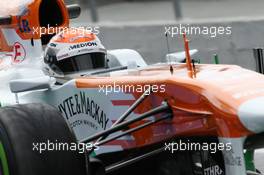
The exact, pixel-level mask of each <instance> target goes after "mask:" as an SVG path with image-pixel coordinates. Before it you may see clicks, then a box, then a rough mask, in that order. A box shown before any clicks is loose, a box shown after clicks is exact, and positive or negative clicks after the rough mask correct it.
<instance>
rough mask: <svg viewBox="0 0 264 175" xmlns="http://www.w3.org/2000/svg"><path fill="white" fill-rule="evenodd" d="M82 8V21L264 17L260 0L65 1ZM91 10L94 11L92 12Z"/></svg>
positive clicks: (263, 5)
mask: <svg viewBox="0 0 264 175" xmlns="http://www.w3.org/2000/svg"><path fill="white" fill-rule="evenodd" d="M66 2H67V3H79V4H81V5H82V7H83V8H84V11H83V14H82V17H81V18H80V21H81V22H92V21H93V16H96V17H94V19H96V20H94V21H100V22H132V21H146V22H147V21H157V20H162V21H170V20H176V19H181V18H185V19H186V18H187V19H213V18H223V17H225V18H230V17H244V16H247V17H255V16H263V13H264V12H263V7H264V1H263V0H67V1H66ZM92 9H94V11H96V12H95V13H96V14H93V13H91V11H92Z"/></svg>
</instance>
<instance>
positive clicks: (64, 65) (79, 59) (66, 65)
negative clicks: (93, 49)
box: [55, 53, 106, 74]
mask: <svg viewBox="0 0 264 175" xmlns="http://www.w3.org/2000/svg"><path fill="white" fill-rule="evenodd" d="M55 65H56V67H58V68H59V69H60V71H61V72H63V73H64V74H69V73H76V72H80V71H87V70H92V69H98V68H105V66H106V59H105V54H104V53H89V54H84V55H78V56H74V57H70V58H66V59H64V60H61V61H56V63H55Z"/></svg>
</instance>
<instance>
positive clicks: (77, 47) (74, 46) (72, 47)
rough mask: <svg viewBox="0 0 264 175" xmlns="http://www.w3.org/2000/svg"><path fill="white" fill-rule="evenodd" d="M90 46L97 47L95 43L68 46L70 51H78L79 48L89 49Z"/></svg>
mask: <svg viewBox="0 0 264 175" xmlns="http://www.w3.org/2000/svg"><path fill="white" fill-rule="evenodd" d="M91 46H97V43H95V42H88V43H83V44H76V45H73V46H70V50H73V49H80V48H83V47H91Z"/></svg>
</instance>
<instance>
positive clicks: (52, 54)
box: [44, 29, 107, 77]
mask: <svg viewBox="0 0 264 175" xmlns="http://www.w3.org/2000/svg"><path fill="white" fill-rule="evenodd" d="M106 62H107V61H106V49H105V47H104V46H103V45H102V43H101V41H100V40H99V39H98V37H97V36H96V35H95V34H93V33H91V32H89V31H84V30H76V29H68V30H65V31H62V32H60V33H59V34H57V35H56V36H54V37H53V38H52V39H51V40H50V42H49V44H48V45H47V48H46V50H45V55H44V63H45V65H46V66H45V72H46V73H47V74H49V75H50V76H54V77H64V76H67V75H68V76H71V75H76V74H77V75H78V74H79V75H80V74H81V73H84V72H89V71H94V70H95V69H103V68H105V67H106V65H107V63H106Z"/></svg>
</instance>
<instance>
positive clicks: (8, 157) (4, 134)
mask: <svg viewBox="0 0 264 175" xmlns="http://www.w3.org/2000/svg"><path fill="white" fill-rule="evenodd" d="M48 141H49V142H51V143H63V144H69V145H70V144H73V143H75V142H76V140H75V137H74V135H73V133H72V132H71V130H70V129H69V127H68V125H67V123H66V122H65V120H64V118H63V117H62V116H61V115H60V113H59V112H58V111H57V110H56V109H54V108H53V107H51V106H48V105H45V104H26V105H15V106H10V107H4V108H1V109H0V171H1V174H3V175H58V174H61V175H84V174H85V157H84V155H83V154H79V153H78V152H77V151H70V150H49V151H47V150H46V151H43V152H42V153H40V151H39V150H37V149H36V147H35V146H36V145H37V144H40V143H47V142H48ZM34 145H35V146H34ZM33 149H34V150H33Z"/></svg>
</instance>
